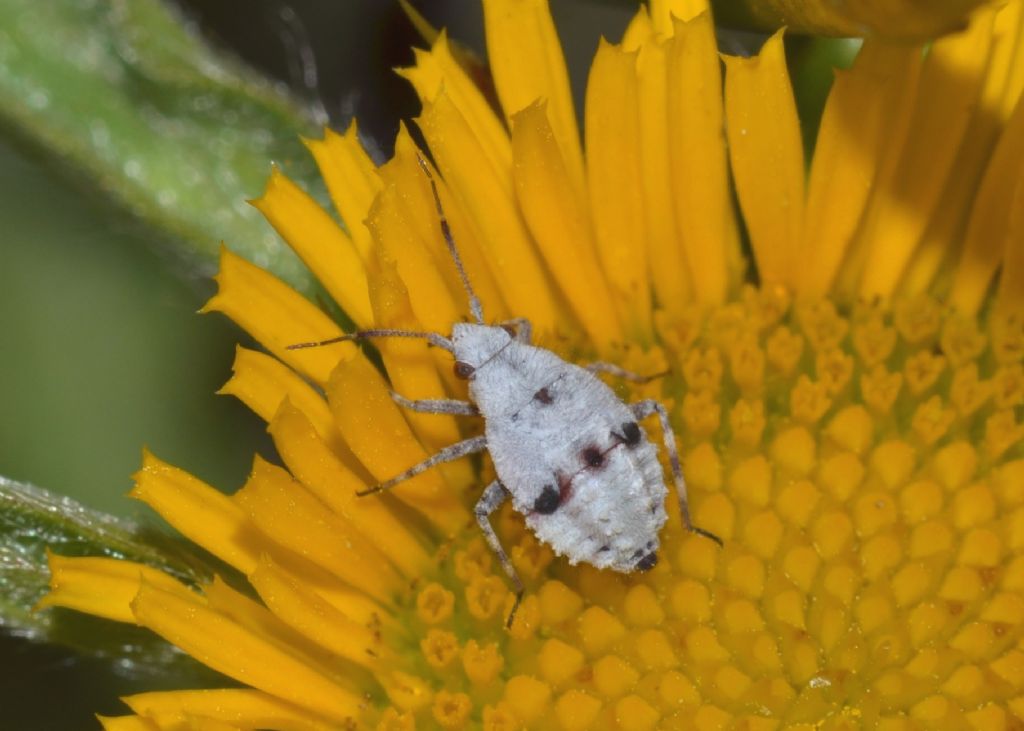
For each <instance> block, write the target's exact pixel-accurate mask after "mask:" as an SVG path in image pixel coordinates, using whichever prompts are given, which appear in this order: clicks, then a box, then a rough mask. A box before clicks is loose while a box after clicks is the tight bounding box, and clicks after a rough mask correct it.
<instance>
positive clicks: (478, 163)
mask: <svg viewBox="0 0 1024 731" xmlns="http://www.w3.org/2000/svg"><path fill="white" fill-rule="evenodd" d="M418 121H419V125H420V128H421V129H422V130H423V135H424V136H425V137H426V138H427V142H428V143H429V144H430V151H431V153H432V154H433V156H434V160H436V161H437V164H438V167H439V168H440V170H441V173H442V175H443V176H444V180H445V182H446V183H447V184H448V189H449V190H450V191H451V192H452V194H453V196H454V197H455V199H456V200H457V201H458V203H459V205H460V206H461V207H462V208H463V209H464V210H465V211H466V213H467V214H468V216H467V217H468V219H469V220H470V222H471V225H472V226H473V228H474V230H475V238H476V240H477V241H480V242H481V246H482V247H483V250H484V252H485V253H486V256H487V261H488V263H489V265H490V269H491V271H493V272H494V273H495V278H496V280H497V284H498V287H499V288H500V289H501V293H502V295H503V296H504V301H505V302H506V303H507V304H508V307H509V309H510V310H511V311H512V313H514V314H515V315H517V316H521V317H527V318H529V319H530V321H531V322H533V325H534V327H535V328H537V330H538V331H539V332H541V333H544V332H550V331H551V330H552V328H553V326H554V324H555V321H556V319H557V315H556V311H555V305H554V301H553V296H552V292H551V290H550V287H549V285H548V281H547V279H546V277H545V274H544V268H543V265H542V264H541V260H540V255H539V254H538V253H537V250H536V248H535V247H534V244H533V242H532V241H531V240H530V235H529V234H528V233H527V231H526V226H525V224H524V223H523V220H522V218H521V217H520V215H519V211H518V210H517V208H516V202H515V199H514V197H513V196H514V192H513V190H512V180H511V176H509V177H508V179H507V180H505V179H503V178H501V177H500V176H498V175H497V174H496V173H495V172H494V171H493V170H491V169H490V168H489V167H488V166H486V165H483V164H482V161H483V160H484V159H485V158H484V153H483V150H482V149H481V147H480V145H479V143H478V142H477V141H476V139H475V138H474V136H473V134H472V132H471V131H470V129H469V125H468V124H467V123H466V119H465V118H464V117H463V116H462V115H461V114H460V113H459V111H458V109H457V108H456V107H455V106H454V105H453V104H452V102H451V100H450V99H449V98H448V95H447V94H446V93H445V92H444V91H442V92H441V93H440V94H438V96H437V99H436V100H435V101H434V103H432V104H424V105H423V114H422V116H421V117H420V119H419V120H418Z"/></svg>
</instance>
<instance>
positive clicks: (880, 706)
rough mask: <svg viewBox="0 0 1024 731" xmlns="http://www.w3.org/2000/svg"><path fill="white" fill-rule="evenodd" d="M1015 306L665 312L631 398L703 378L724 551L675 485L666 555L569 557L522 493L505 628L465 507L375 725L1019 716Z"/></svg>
mask: <svg viewBox="0 0 1024 731" xmlns="http://www.w3.org/2000/svg"><path fill="white" fill-rule="evenodd" d="M1015 323H1016V321H1013V320H1012V319H1009V318H993V320H992V322H991V323H989V327H988V333H987V334H986V333H984V332H983V331H982V328H981V327H980V326H979V323H977V322H976V321H973V320H963V319H959V318H957V317H955V316H954V315H952V314H948V313H945V312H943V311H942V310H941V309H940V308H939V306H938V305H937V304H936V303H935V302H934V301H932V300H930V299H927V298H918V299H914V300H911V301H907V302H903V303H899V304H898V305H897V306H896V307H895V309H894V310H892V311H885V310H881V309H874V308H867V307H864V308H857V309H855V311H854V312H853V313H851V314H850V315H849V317H843V316H840V315H839V314H838V313H837V311H836V309H835V307H834V306H833V305H832V304H831V303H830V302H827V301H824V302H819V303H814V304H807V305H798V306H796V307H793V308H789V306H788V302H787V300H786V298H785V296H784V295H783V294H781V293H777V292H770V291H755V290H752V289H751V290H748V291H747V292H746V293H745V295H744V297H743V299H742V301H741V302H737V303H733V304H731V305H727V306H725V307H723V308H721V309H719V310H717V311H714V312H712V313H710V314H709V315H707V316H706V317H700V316H698V315H696V314H694V316H693V317H692V318H689V319H687V318H682V319H680V320H677V321H671V322H670V321H668V320H667V319H664V318H662V319H660V320H659V331H660V335H661V337H662V341H663V342H664V343H665V348H666V354H665V358H666V359H667V361H668V362H669V363H670V364H671V366H672V367H671V368H670V370H671V373H672V375H670V376H668V377H667V379H666V380H665V382H662V383H655V384H649V385H645V386H642V387H634V389H635V391H634V393H633V394H631V398H635V397H639V396H640V390H642V392H643V395H644V396H645V397H649V396H652V395H654V396H658V397H661V398H663V399H664V395H663V394H665V393H669V392H672V391H675V392H680V391H682V392H683V393H684V394H685V395H684V397H683V399H682V401H681V403H678V404H676V407H677V408H676V409H675V410H674V413H675V415H676V416H677V417H678V418H677V427H678V428H679V434H680V438H681V441H682V443H683V449H684V454H685V472H686V476H687V482H688V487H689V496H690V505H691V512H692V515H693V519H694V523H695V524H696V525H699V526H700V527H702V528H704V529H707V530H709V531H712V532H713V533H715V534H717V535H719V536H721V537H722V539H723V540H724V543H725V545H724V547H723V548H719V547H718V546H717V545H716V544H714V543H713V542H712V541H709V540H707V539H705V538H703V537H701V536H698V535H694V534H686V533H684V532H683V531H682V529H681V527H680V525H679V520H678V513H677V511H676V509H675V506H674V505H672V502H673V501H674V497H672V496H670V498H669V500H670V503H669V512H670V515H671V516H672V517H671V518H670V523H669V524H668V526H667V527H666V528H665V529H664V531H663V534H662V536H661V539H662V549H661V551H660V552H659V554H660V557H661V559H662V560H660V561H659V562H658V564H657V566H655V567H654V568H653V569H652V570H650V571H648V572H644V573H634V574H629V575H624V574H619V573H615V572H612V571H599V570H597V569H594V568H593V567H590V566H586V565H580V566H576V567H572V566H570V565H569V564H568V563H567V562H566V561H565V560H564V559H561V558H556V557H554V556H553V555H552V553H551V551H550V550H549V549H548V548H547V547H546V546H544V545H542V544H540V543H538V541H537V540H536V539H535V538H534V537H533V535H532V534H530V533H529V532H528V531H527V530H526V529H525V528H524V526H523V522H522V518H521V516H519V515H517V514H516V513H514V512H513V511H512V510H511V509H508V507H507V506H506V509H505V510H503V511H501V512H499V513H498V514H497V515H496V516H495V517H494V524H495V528H496V530H497V533H498V534H499V536H500V537H501V540H502V542H503V545H505V547H506V548H507V549H509V555H510V557H511V559H512V562H513V564H514V565H515V567H516V570H517V571H518V572H519V575H520V576H521V577H522V579H523V582H524V584H525V585H526V587H527V588H526V597H525V599H524V601H523V603H522V606H521V607H520V609H519V611H518V614H517V616H516V619H515V622H514V624H513V626H512V627H511V629H510V630H507V631H506V629H505V627H504V623H505V620H506V617H507V613H508V611H509V609H510V608H511V603H512V596H511V593H510V590H509V583H508V582H507V580H506V578H505V576H504V574H503V572H502V571H501V568H500V565H499V564H498V562H497V561H496V560H495V558H494V557H493V556H492V554H491V552H490V550H489V548H488V547H487V545H486V544H485V543H484V541H483V540H482V539H481V537H480V535H479V532H478V531H477V530H476V528H475V527H467V528H466V530H464V531H463V532H462V533H461V534H459V535H458V536H456V537H455V538H454V539H453V540H452V541H451V542H450V543H449V544H446V545H444V546H443V547H442V548H441V550H439V552H438V554H437V571H436V573H435V575H433V576H430V577H424V579H423V580H422V582H421V583H420V584H419V585H418V586H416V587H414V588H413V590H412V592H411V594H410V596H409V597H408V600H407V601H406V602H405V604H404V607H405V608H403V609H400V610H399V616H398V620H399V621H398V623H397V624H398V625H399V626H401V627H402V628H403V630H402V631H404V632H407V633H408V634H407V638H408V639H405V640H398V639H396V642H408V643H409V644H410V645H411V644H413V643H416V642H418V647H416V648H415V650H414V651H412V652H408V653H405V654H404V655H402V654H400V655H398V657H403V658H404V660H403V664H402V665H401V667H396V668H395V672H394V674H393V676H392V677H393V682H392V683H391V685H389V686H386V688H385V690H386V691H387V693H388V697H389V698H390V700H391V702H392V708H390V709H388V710H387V711H386V712H385V713H384V714H383V715H381V716H380V717H379V718H378V720H379V723H380V727H382V728H409V727H411V726H409V725H408V724H410V723H411V722H412V721H413V719H415V721H416V722H417V724H420V723H422V724H424V725H428V726H429V725H433V724H437V725H440V726H441V727H442V728H462V727H464V726H467V725H470V724H482V725H483V728H485V729H504V728H514V727H518V726H519V725H521V724H524V723H525V724H527V725H530V726H531V727H544V728H546V727H551V728H563V729H585V728H604V727H607V728H621V729H631V730H632V729H637V730H639V729H653V728H668V727H674V726H675V725H678V726H679V727H684V726H685V727H687V728H698V729H712V728H723V727H728V726H729V725H731V724H733V723H737V722H741V721H746V722H747V723H748V727H749V728H766V729H768V728H776V727H778V724H779V722H785V723H799V722H812V721H815V720H817V719H823V718H829V717H831V718H834V719H836V720H837V722H839V721H841V720H843V719H846V720H847V721H848V722H849V723H851V724H863V725H865V726H867V727H883V726H884V725H885V724H886V723H894V724H896V725H895V726H893V728H896V727H898V726H899V724H900V723H903V722H904V721H905V719H906V718H907V717H909V718H912V719H916V720H917V721H920V722H923V723H924V722H926V723H935V724H939V725H942V724H946V723H953V722H954V721H956V722H960V723H962V720H963V719H964V718H966V719H967V720H968V721H969V723H971V724H973V725H974V726H975V727H979V728H980V727H986V724H990V723H994V722H996V721H998V719H1000V718H1006V711H1005V708H1006V706H1005V705H1004V704H1007V703H1008V704H1010V705H1012V704H1013V703H1018V704H1019V703H1020V701H1019V700H1016V701H1014V700H1012V699H1014V698H1019V697H1020V696H1019V693H1020V692H1021V688H1020V686H1021V678H1024V652H1022V651H1021V650H1020V649H1019V648H1018V646H1017V645H1018V643H1019V642H1020V641H1021V640H1022V638H1024V559H1022V558H1020V553H1021V549H1022V548H1024V460H1021V459H1019V456H1020V455H1019V453H1020V440H1021V437H1022V436H1024V427H1022V426H1021V425H1020V424H1019V422H1018V414H1019V410H1020V407H1021V404H1022V403H1024V371H1022V366H1021V363H1020V354H1021V348H1020V343H1021V338H1022V333H1021V330H1020V327H1019V325H1017V324H1015ZM650 359H651V356H650V355H645V356H641V355H640V354H637V353H631V352H630V353H627V354H626V358H625V360H626V361H627V362H625V363H623V365H624V366H625V367H627V368H631V369H634V368H635V369H637V370H641V371H643V370H645V369H649V368H650V365H651V362H650ZM655 359H656V358H655ZM630 361H633V362H630ZM677 379H681V381H680V380H677ZM681 386H685V388H681ZM670 405H671V404H670ZM645 428H648V429H656V425H645ZM402 637H406V635H402ZM900 719H902V721H901V720H900ZM979 724H980V725H979ZM899 727H902V726H899Z"/></svg>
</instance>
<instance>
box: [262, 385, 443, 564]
mask: <svg viewBox="0 0 1024 731" xmlns="http://www.w3.org/2000/svg"><path fill="white" fill-rule="evenodd" d="M269 431H270V436H271V437H272V438H273V439H274V446H275V447H276V448H277V453H278V454H279V455H280V456H281V459H282V460H283V461H284V463H285V465H286V466H287V467H288V469H289V470H290V471H291V473H292V474H293V475H294V476H295V479H297V480H299V482H301V483H302V484H303V485H305V486H306V488H307V489H308V490H309V491H310V492H312V493H313V494H314V495H316V496H317V497H318V498H319V499H320V500H322V501H323V503H324V504H325V505H327V506H328V507H329V508H330V509H331V510H333V511H334V512H335V513H337V514H338V515H340V516H342V517H344V518H346V519H347V520H348V521H350V522H351V524H352V525H355V526H358V527H359V531H360V532H361V533H362V534H364V535H369V536H378V537H379V536H386V539H384V540H378V542H377V545H378V547H379V548H380V550H381V551H382V552H383V553H384V554H386V555H387V557H388V558H389V559H390V560H391V562H392V563H394V564H395V565H396V566H397V567H399V569H401V570H402V573H403V574H405V575H406V576H408V577H415V576H419V575H420V574H421V573H423V571H424V570H425V569H426V568H427V566H428V563H429V557H428V555H427V553H426V551H425V550H424V548H423V546H422V545H421V544H420V542H419V541H418V540H417V539H416V537H415V536H414V535H413V534H412V533H410V532H409V530H408V529H407V527H406V525H405V523H403V522H402V521H401V520H399V519H398V518H397V517H395V515H394V514H393V513H392V512H391V511H390V510H389V509H388V507H387V505H386V503H385V501H383V500H376V499H374V498H372V497H370V498H360V497H356V492H357V491H359V490H363V489H365V488H366V483H367V480H365V479H363V478H361V477H360V476H359V475H357V474H355V473H354V472H352V471H351V470H349V469H348V468H347V467H346V466H345V465H344V464H343V463H342V462H341V461H340V460H339V459H338V458H337V457H336V456H335V455H334V454H333V453H332V452H331V450H329V449H328V448H327V445H326V444H325V443H324V441H323V439H322V438H321V437H320V435H319V434H318V433H317V432H316V431H315V430H314V429H313V426H312V424H311V423H310V422H309V420H308V419H307V418H306V416H305V415H304V414H303V413H302V412H301V411H299V410H298V409H297V408H295V407H294V406H293V405H292V404H291V403H290V402H289V401H285V402H284V403H282V404H281V408H280V409H279V410H278V412H277V415H276V416H275V417H274V419H273V421H271V422H270V427H269Z"/></svg>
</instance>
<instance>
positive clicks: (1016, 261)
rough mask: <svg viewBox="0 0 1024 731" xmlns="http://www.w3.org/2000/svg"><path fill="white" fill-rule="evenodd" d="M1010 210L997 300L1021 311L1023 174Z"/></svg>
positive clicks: (1023, 292) (1023, 301)
mask: <svg viewBox="0 0 1024 731" xmlns="http://www.w3.org/2000/svg"><path fill="white" fill-rule="evenodd" d="M1010 210H1011V211H1012V212H1011V213H1010V219H1009V222H1008V225H1007V232H1006V252H1005V259H1004V260H1003V273H1002V276H1000V278H999V295H998V297H997V302H998V304H999V306H1000V307H1001V308H1003V309H1004V310H1007V311H1011V312H1021V311H1024V175H1021V176H1018V178H1017V185H1016V188H1015V190H1014V195H1013V201H1012V202H1011V204H1010Z"/></svg>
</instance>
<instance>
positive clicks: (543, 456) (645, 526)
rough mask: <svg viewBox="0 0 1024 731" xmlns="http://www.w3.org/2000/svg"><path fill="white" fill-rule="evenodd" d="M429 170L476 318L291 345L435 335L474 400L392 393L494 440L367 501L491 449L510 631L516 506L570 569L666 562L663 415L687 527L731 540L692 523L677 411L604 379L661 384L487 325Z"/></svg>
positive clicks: (518, 329)
mask: <svg viewBox="0 0 1024 731" xmlns="http://www.w3.org/2000/svg"><path fill="white" fill-rule="evenodd" d="M419 162H420V167H422V168H423V170H424V172H425V173H426V175H427V178H428V179H429V181H430V187H431V190H432V191H433V194H434V202H435V205H436V207H437V214H438V217H439V221H440V226H441V233H442V234H443V235H444V239H445V242H446V244H447V246H448V250H449V252H450V254H451V257H452V259H453V261H454V263H455V266H456V268H457V269H458V272H459V276H460V277H461V279H462V284H463V286H464V288H465V290H466V294H467V296H468V298H469V307H470V311H471V313H472V315H473V319H474V320H475V322H472V323H456V324H454V325H453V326H452V334H451V337H450V338H446V337H444V336H443V335H441V334H439V333H429V332H412V331H406V330H388V329H378V330H361V331H358V332H354V333H349V334H347V335H343V336H341V337H337V338H331V339H330V340H321V341H318V342H312V343H297V344H295V345H290V346H288V347H289V349H296V348H308V347H317V346H321V345H328V344H331V343H336V342H341V341H345V340H357V339H365V338H375V337H405V338H424V339H425V340H427V341H428V342H430V343H432V344H433V345H435V346H437V347H439V348H443V349H444V350H447V351H448V352H449V353H451V354H452V355H453V356H454V357H455V373H456V375H457V376H458V377H459V378H463V379H466V380H468V382H469V384H468V386H469V397H470V399H471V400H470V401H457V400H452V399H427V400H420V401H412V400H409V399H406V398H404V397H402V396H400V395H399V394H396V393H392V397H393V398H394V399H395V401H396V402H397V403H398V404H399V405H400V406H402V407H403V408H406V409H409V410H411V411H419V412H424V413H429V414H456V415H463V416H478V417H483V419H484V435H483V436H478V437H473V438H471V439H466V440H463V441H461V442H458V443H456V444H453V445H451V446H449V447H446V448H444V449H442V450H441V451H440V452H438V453H437V454H434V455H433V456H431V457H429V458H428V459H426V460H424V461H423V462H421V463H419V464H417V465H414V466H413V467H410V468H409V469H408V470H406V471H405V472H402V473H401V474H399V475H395V476H394V477H392V478H391V479H390V480H387V481H386V482H383V483H381V484H379V485H377V486H375V487H372V488H370V489H368V490H365V491H363V492H361V493H359V495H361V496H365V495H370V494H373V493H376V492H381V491H383V490H388V489H390V488H392V487H394V486H395V485H397V484H399V483H400V482H404V481H405V480H408V479H409V478H411V477H414V476H416V475H418V474H420V473H421V472H423V471H425V470H427V469H430V468H431V467H433V466H435V465H438V464H441V463H442V462H450V461H452V460H455V459H458V458H460V457H465V456H467V455H470V454H473V453H475V452H482V451H487V452H488V453H489V454H490V455H491V459H492V460H493V462H494V470H495V472H496V473H497V476H498V479H496V480H495V481H494V482H492V483H491V484H490V485H488V486H487V488H486V489H485V490H484V493H483V495H482V496H481V498H480V500H479V501H478V502H477V504H476V508H475V514H476V518H477V522H478V523H479V524H480V529H481V530H482V531H483V533H484V537H485V538H486V539H487V543H488V544H489V545H490V547H491V549H492V550H493V551H494V552H495V553H496V554H497V556H498V559H499V560H500V561H501V565H502V567H503V568H504V570H505V573H506V574H508V577H509V579H510V580H511V582H512V584H513V586H514V588H515V592H516V600H515V604H514V605H513V607H512V611H511V612H509V616H508V620H507V623H506V624H507V626H511V625H512V620H513V618H514V617H515V612H516V609H517V608H518V606H519V602H520V601H521V600H522V596H523V584H522V581H521V580H520V579H519V575H518V574H517V573H516V570H515V567H514V566H513V565H512V562H511V561H509V558H508V554H507V553H506V552H505V549H504V548H503V547H502V545H501V542H500V541H499V540H498V536H497V535H496V534H495V532H494V528H493V527H492V526H491V522H490V516H491V514H492V513H493V512H494V511H495V510H497V509H498V508H499V507H500V506H501V504H502V503H504V502H505V500H506V499H508V498H511V500H512V506H513V507H514V508H515V509H516V511H518V512H519V513H521V514H522V515H523V516H524V518H525V520H526V524H527V525H528V526H529V527H530V529H531V530H532V531H533V532H534V533H535V534H536V536H537V538H539V539H540V540H541V541H543V542H545V543H547V544H548V545H550V546H551V547H552V548H553V549H554V551H555V552H556V553H557V554H559V555H561V556H565V557H566V558H568V560H569V563H570V564H576V563H579V562H580V561H583V562H586V563H589V564H591V565H593V566H596V567H597V568H599V569H605V568H609V569H614V570H616V571H621V572H623V573H630V572H633V571H647V570H648V569H650V568H652V567H653V566H654V565H655V564H656V563H657V553H656V552H657V550H658V532H659V531H660V530H661V527H662V526H663V525H664V524H665V520H666V517H667V516H666V514H665V496H666V494H667V493H668V490H667V489H666V487H665V479H664V475H663V473H662V469H661V465H660V464H659V462H658V455H657V449H656V448H655V446H654V445H653V444H651V442H649V441H648V439H647V435H646V433H645V432H644V430H643V429H642V428H641V427H640V425H639V423H638V422H639V421H640V420H642V419H644V418H645V417H647V416H650V415H652V414H657V415H658V417H659V418H660V420H661V428H662V432H663V436H664V443H665V449H666V451H667V452H668V456H669V463H670V464H671V467H672V476H673V478H674V479H675V484H676V493H677V495H678V498H679V510H680V514H681V516H682V520H683V525H684V526H685V527H686V529H687V530H690V531H692V532H694V533H698V534H700V535H703V536H706V537H708V538H710V539H711V540H714V541H715V542H717V543H719V544H721V539H719V538H718V537H717V536H715V535H713V534H712V533H709V532H708V531H705V530H703V529H701V528H697V527H696V526H694V525H693V523H692V522H691V521H690V512H689V508H688V505H687V498H686V482H685V481H684V479H683V473H682V469H681V468H680V465H679V454H678V452H677V451H676V444H675V435H674V433H673V431H672V425H671V423H670V422H669V418H668V412H667V411H666V410H665V407H664V406H663V405H662V404H661V403H659V402H658V401H655V400H646V401H640V402H638V403H635V404H626V403H624V402H623V401H621V400H620V399H619V398H618V397H617V396H616V395H615V393H614V392H613V391H612V390H611V388H609V387H608V386H607V385H605V384H604V383H603V382H602V381H601V380H600V379H598V378H597V377H596V376H595V375H594V373H595V372H604V373H610V374H613V375H616V376H619V377H623V378H628V379H631V380H636V381H645V380H649V379H646V378H643V377H640V376H636V375H634V374H632V373H629V372H628V371H625V370H623V369H621V368H619V367H617V366H614V365H611V364H606V363H594V364H592V365H590V366H588V367H586V368H581V367H579V366H576V365H573V364H572V363H567V362H565V361H564V360H562V359H561V358H559V357H558V356H557V355H555V354H554V353H552V352H551V351H549V350H545V349H544V348H538V347H536V346H533V345H530V323H529V321H527V320H525V319H517V320H512V321H509V322H506V323H501V324H499V325H487V324H485V323H484V318H483V310H482V308H481V306H480V301H479V299H477V296H476V294H475V293H474V291H473V288H472V286H471V285H470V282H469V278H468V277H467V276H466V272H465V269H464V268H463V265H462V260H461V258H460V256H459V253H458V250H457V249H456V247H455V241H454V239H453V238H452V235H451V230H450V228H449V226H448V220H447V218H446V217H445V213H444V209H443V208H442V206H441V199H440V196H439V195H438V192H437V185H436V183H435V182H434V178H433V175H432V174H431V172H430V168H429V167H428V165H427V163H426V162H425V161H424V160H423V159H422V158H420V160H419Z"/></svg>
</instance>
